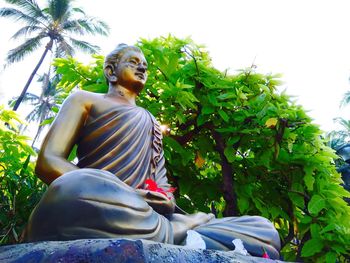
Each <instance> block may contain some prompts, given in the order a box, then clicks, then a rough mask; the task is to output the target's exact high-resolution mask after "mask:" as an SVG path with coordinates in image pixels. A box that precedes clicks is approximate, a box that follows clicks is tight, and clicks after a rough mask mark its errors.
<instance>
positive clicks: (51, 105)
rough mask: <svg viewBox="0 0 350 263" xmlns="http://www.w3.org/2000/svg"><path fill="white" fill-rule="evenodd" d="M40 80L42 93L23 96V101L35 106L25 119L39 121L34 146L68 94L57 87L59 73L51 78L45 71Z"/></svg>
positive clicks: (24, 126) (23, 127)
mask: <svg viewBox="0 0 350 263" xmlns="http://www.w3.org/2000/svg"><path fill="white" fill-rule="evenodd" d="M38 81H39V82H42V91H41V95H40V96H38V95H36V94H33V93H30V92H27V93H26V94H25V95H24V97H23V102H27V103H28V104H30V105H32V106H34V107H33V109H32V110H31V111H30V112H29V113H28V115H27V116H26V118H25V120H26V121H27V122H36V123H38V128H37V131H36V134H35V136H34V139H33V141H32V146H33V145H34V144H35V142H36V140H37V139H38V138H39V137H40V134H41V132H42V130H43V128H44V124H45V122H50V121H52V120H53V118H54V116H55V114H56V112H57V111H58V108H59V105H61V104H62V101H63V100H64V98H65V97H66V96H67V95H68V94H66V92H65V91H64V90H63V89H62V88H58V87H57V84H58V82H59V81H60V76H59V75H55V76H54V77H53V78H52V79H50V76H49V74H47V73H45V74H44V75H43V76H41V77H40V78H39V80H38ZM16 100H17V98H14V100H13V102H12V103H14V102H15V101H16ZM26 128H27V126H26V125H23V126H22V127H21V130H22V132H23V131H24V130H26Z"/></svg>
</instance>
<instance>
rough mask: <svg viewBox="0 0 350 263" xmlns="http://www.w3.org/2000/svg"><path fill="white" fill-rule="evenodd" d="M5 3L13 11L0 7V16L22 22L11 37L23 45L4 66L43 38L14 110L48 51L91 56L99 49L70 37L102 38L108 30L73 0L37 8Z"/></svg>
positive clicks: (27, 1) (22, 1) (13, 0)
mask: <svg viewBox="0 0 350 263" xmlns="http://www.w3.org/2000/svg"><path fill="white" fill-rule="evenodd" d="M5 1H6V2H7V3H9V4H12V5H14V6H16V8H12V7H4V8H0V17H7V18H12V19H15V20H16V21H21V22H24V23H25V26H23V27H22V28H21V29H19V30H18V31H17V32H16V33H15V34H14V35H13V36H12V38H13V39H17V38H19V37H21V36H24V37H26V39H25V40H24V43H22V44H21V45H19V46H18V47H16V48H14V49H11V50H10V51H9V52H8V54H7V58H6V60H7V64H11V63H14V62H17V61H20V60H22V59H23V58H24V57H25V56H26V55H28V54H30V53H32V52H33V51H34V50H36V49H38V48H39V47H41V45H42V40H44V39H47V42H46V45H45V49H44V52H43V54H42V55H41V57H40V59H39V62H38V64H37V65H36V66H35V68H34V70H33V72H32V73H31V75H30V77H29V79H28V81H27V83H26V84H25V86H24V88H23V90H22V92H21V94H20V96H19V97H18V99H17V101H16V103H15V104H14V106H13V110H17V109H18V107H19V105H20V104H21V102H22V100H23V98H24V96H25V94H26V92H27V90H28V87H29V85H30V83H31V82H32V80H33V78H34V76H35V74H36V72H37V71H38V69H39V68H40V66H41V64H42V62H43V61H44V59H45V57H46V55H47V53H48V52H49V51H51V52H53V51H54V53H55V57H63V56H72V55H73V53H74V49H79V50H81V51H84V52H88V53H91V54H92V53H96V52H97V51H98V49H99V48H98V47H97V46H95V45H92V44H90V43H88V42H86V41H82V40H78V39H76V38H74V37H73V36H74V34H77V35H86V34H93V35H95V34H100V35H104V36H106V35H107V34H108V31H109V28H108V26H107V25H106V24H105V23H104V22H102V21H99V20H97V19H95V18H93V17H89V16H86V15H85V13H84V11H83V10H82V9H80V8H76V7H73V6H72V2H73V0H47V6H46V7H45V8H40V7H39V5H38V4H37V2H36V1H35V0H5ZM79 16H81V18H79ZM77 17H78V18H77ZM72 35H73V36H72ZM28 36H31V37H28ZM53 49H54V50H53Z"/></svg>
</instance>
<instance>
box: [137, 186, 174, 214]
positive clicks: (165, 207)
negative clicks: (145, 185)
mask: <svg viewBox="0 0 350 263" xmlns="http://www.w3.org/2000/svg"><path fill="white" fill-rule="evenodd" d="M135 191H136V192H137V193H138V194H139V195H141V196H142V197H143V199H144V200H145V201H146V202H147V203H148V204H149V205H150V206H151V207H152V208H153V209H154V210H155V211H156V212H157V213H159V214H162V215H166V214H172V213H173V212H174V209H175V202H174V199H173V198H172V199H169V198H168V197H166V196H165V195H164V194H162V193H159V192H155V191H150V190H145V189H135Z"/></svg>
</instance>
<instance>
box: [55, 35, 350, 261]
mask: <svg viewBox="0 0 350 263" xmlns="http://www.w3.org/2000/svg"><path fill="white" fill-rule="evenodd" d="M138 45H139V46H140V47H141V48H142V50H143V51H144V54H145V56H146V58H147V60H148V62H149V80H148V82H147V87H146V89H145V91H144V92H142V93H141V94H140V97H139V101H138V104H139V105H141V106H143V107H145V108H147V109H148V110H149V111H150V112H152V114H153V115H154V116H156V117H157V118H158V120H159V121H160V122H161V123H162V124H163V125H167V127H168V128H169V129H168V130H167V133H166V135H165V138H164V151H165V156H166V159H167V170H168V177H169V178H170V179H171V180H172V182H173V184H174V185H175V186H176V187H177V188H178V192H177V195H178V196H177V202H178V204H179V205H180V207H182V208H184V209H185V210H187V211H189V212H191V211H194V210H197V209H198V210H202V211H208V212H209V211H210V210H211V211H213V212H215V213H216V214H217V215H218V216H222V215H225V216H228V215H243V214H251V215H256V214H257V215H262V216H264V217H267V218H269V219H270V220H271V221H273V222H274V224H275V226H276V227H277V229H278V231H279V233H280V236H281V240H282V247H283V249H282V254H283V256H284V259H285V260H288V261H289V260H290V261H293V260H303V261H306V262H324V261H326V262H336V261H337V260H338V261H345V260H346V257H348V255H349V248H350V221H349V216H350V208H349V206H347V204H346V202H345V201H344V200H343V198H344V197H349V196H350V195H349V193H348V192H347V191H346V190H344V189H343V188H342V187H341V186H340V183H341V182H342V180H341V178H340V175H339V174H338V173H337V172H336V169H335V165H334V158H336V155H335V154H334V151H333V150H332V149H330V148H329V147H327V146H325V142H324V141H323V139H322V138H321V134H322V132H321V131H320V129H319V127H318V126H317V125H315V124H313V123H312V122H311V118H310V117H309V116H308V115H307V114H306V113H305V111H304V110H303V109H302V107H300V106H298V105H295V104H294V103H293V102H292V101H291V100H290V98H289V97H288V96H287V95H286V94H285V93H281V94H279V93H277V91H276V87H277V86H278V85H279V83H280V81H279V76H278V75H263V74H259V73H256V72H255V70H254V68H247V69H244V70H241V71H240V72H239V73H238V74H236V75H232V76H229V75H227V74H226V73H222V72H219V71H218V70H216V69H215V68H213V67H212V65H211V62H210V58H209V56H208V53H207V52H206V51H205V49H204V48H203V47H201V46H198V45H196V44H194V43H193V42H192V41H191V40H190V39H184V40H181V39H177V38H174V37H172V36H169V37H166V38H156V39H154V40H150V41H148V40H141V41H140V42H139V43H138ZM102 61H103V58H102V57H95V62H93V63H92V64H90V65H88V66H85V65H83V64H81V63H79V62H77V61H75V60H74V59H71V58H70V59H58V60H56V62H55V65H56V67H57V72H58V73H59V74H61V75H62V81H61V83H60V85H61V86H62V87H63V88H66V89H67V90H71V89H72V88H73V87H75V86H79V87H80V88H82V89H86V90H93V91H100V92H103V91H106V86H105V85H104V84H103V83H104V80H103V73H102V64H103V63H102Z"/></svg>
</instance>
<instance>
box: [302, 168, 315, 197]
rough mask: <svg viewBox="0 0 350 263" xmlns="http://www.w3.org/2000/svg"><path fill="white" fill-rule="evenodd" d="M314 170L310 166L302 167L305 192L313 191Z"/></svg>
mask: <svg viewBox="0 0 350 263" xmlns="http://www.w3.org/2000/svg"><path fill="white" fill-rule="evenodd" d="M313 171H314V168H313V167H310V166H305V167H304V172H305V176H304V182H305V185H306V188H307V190H309V191H312V190H313V189H314V183H315V178H314V177H313Z"/></svg>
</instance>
